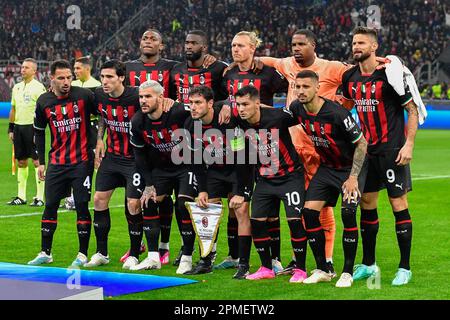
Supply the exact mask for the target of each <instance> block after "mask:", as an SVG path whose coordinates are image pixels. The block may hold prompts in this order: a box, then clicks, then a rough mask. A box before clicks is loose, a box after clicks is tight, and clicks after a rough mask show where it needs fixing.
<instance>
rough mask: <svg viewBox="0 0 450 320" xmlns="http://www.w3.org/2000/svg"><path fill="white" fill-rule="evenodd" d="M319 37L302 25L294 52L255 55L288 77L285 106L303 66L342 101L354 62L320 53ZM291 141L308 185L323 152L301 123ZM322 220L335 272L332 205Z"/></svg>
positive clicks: (294, 37)
mask: <svg viewBox="0 0 450 320" xmlns="http://www.w3.org/2000/svg"><path fill="white" fill-rule="evenodd" d="M317 42H318V41H317V37H316V35H315V34H314V33H313V32H312V31H311V30H309V29H300V30H297V31H295V32H294V34H293V35H292V39H291V49H292V56H290V57H287V58H272V57H258V58H256V57H255V59H254V60H255V64H256V65H258V64H259V63H258V61H261V62H262V63H263V64H264V65H267V66H271V67H274V68H275V69H276V70H277V71H278V72H280V73H281V74H282V75H283V76H285V77H286V79H287V80H288V81H289V89H288V93H287V98H286V106H289V105H290V104H291V102H292V101H294V100H296V99H297V96H296V93H295V81H296V76H297V74H298V73H299V72H301V71H303V70H312V71H314V72H316V73H317V74H318V75H319V83H320V87H319V92H318V94H319V95H320V96H321V97H324V98H326V99H330V100H332V101H336V102H340V101H341V99H342V97H341V96H338V95H337V94H336V91H337V90H338V88H339V86H340V85H341V84H342V74H343V73H344V72H345V71H346V70H348V69H349V68H350V67H351V65H348V64H346V63H343V62H340V61H331V60H326V59H322V58H319V57H317V55H316V52H315V50H316V47H317ZM289 131H290V132H291V137H292V142H293V143H294V146H295V149H296V150H297V152H298V154H299V155H300V158H301V159H302V161H303V163H304V165H305V183H306V188H308V185H309V182H310V181H311V179H312V177H313V176H314V173H315V172H316V171H317V169H318V168H319V165H320V156H319V155H318V154H317V152H316V151H315V149H314V145H313V144H312V143H311V140H310V139H309V137H308V135H307V134H306V133H305V131H304V130H303V129H302V127H301V126H300V125H298V126H295V127H291V128H290V129H289ZM320 222H321V224H322V226H323V228H324V231H325V241H326V244H325V250H326V258H327V264H328V267H329V268H330V271H331V273H332V274H333V275H334V274H335V273H334V268H333V250H334V239H335V233H336V223H335V220H334V213H333V208H331V207H325V208H323V209H322V211H321V213H320ZM294 265H295V260H293V261H291V262H290V263H289V265H288V266H286V268H285V270H284V272H290V271H291V270H292V267H293V266H294Z"/></svg>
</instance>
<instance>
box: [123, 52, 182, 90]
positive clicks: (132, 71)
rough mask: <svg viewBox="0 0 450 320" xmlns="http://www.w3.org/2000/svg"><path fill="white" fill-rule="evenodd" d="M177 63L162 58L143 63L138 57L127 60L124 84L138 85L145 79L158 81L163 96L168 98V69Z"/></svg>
mask: <svg viewBox="0 0 450 320" xmlns="http://www.w3.org/2000/svg"><path fill="white" fill-rule="evenodd" d="M177 63H178V61H173V60H168V59H163V58H161V59H159V60H158V62H156V63H144V62H143V61H142V60H140V59H137V60H133V61H128V62H126V63H125V66H126V69H127V71H126V72H127V73H126V74H127V76H126V80H125V84H126V85H130V86H132V87H139V86H140V85H141V83H144V82H145V81H147V80H154V81H158V82H159V84H161V86H162V87H163V88H164V97H165V98H168V97H169V96H170V93H169V91H170V88H169V87H170V71H171V70H172V68H173V66H174V65H176V64H177Z"/></svg>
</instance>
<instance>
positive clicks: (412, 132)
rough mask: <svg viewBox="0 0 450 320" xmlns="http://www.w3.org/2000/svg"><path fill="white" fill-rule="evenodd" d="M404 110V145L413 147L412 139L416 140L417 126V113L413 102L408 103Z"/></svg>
mask: <svg viewBox="0 0 450 320" xmlns="http://www.w3.org/2000/svg"><path fill="white" fill-rule="evenodd" d="M405 109H406V112H408V120H407V124H406V130H407V135H406V143H408V144H411V145H414V139H415V138H416V133H417V127H418V125H419V113H418V111H417V106H416V105H415V103H414V102H413V101H411V102H409V103H408V104H407V105H406V106H405Z"/></svg>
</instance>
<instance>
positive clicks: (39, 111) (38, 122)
mask: <svg viewBox="0 0 450 320" xmlns="http://www.w3.org/2000/svg"><path fill="white" fill-rule="evenodd" d="M47 123H48V121H47V117H46V116H45V114H44V106H43V104H42V99H38V101H37V102H36V110H35V114H34V124H33V126H34V128H35V129H37V130H45V127H46V126H47Z"/></svg>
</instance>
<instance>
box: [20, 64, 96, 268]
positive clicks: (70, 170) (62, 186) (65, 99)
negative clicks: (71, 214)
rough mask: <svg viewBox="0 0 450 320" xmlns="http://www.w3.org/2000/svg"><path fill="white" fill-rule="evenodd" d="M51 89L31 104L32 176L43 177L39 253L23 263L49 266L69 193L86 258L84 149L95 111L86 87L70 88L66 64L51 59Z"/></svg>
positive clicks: (88, 168) (87, 171)
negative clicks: (33, 109) (35, 162)
mask: <svg viewBox="0 0 450 320" xmlns="http://www.w3.org/2000/svg"><path fill="white" fill-rule="evenodd" d="M50 79H51V80H52V91H51V92H47V93H44V94H42V95H41V96H40V97H39V99H38V100H37V102H36V114H35V118H34V128H35V132H34V141H35V143H36V150H37V154H38V159H39V168H38V174H39V178H40V179H41V180H44V179H45V199H46V201H45V209H44V213H43V215H42V220H41V243H42V245H41V252H40V253H39V254H38V255H37V257H36V258H35V259H33V260H31V261H30V262H28V264H31V265H39V264H44V263H51V262H53V257H52V254H51V250H52V243H53V235H54V233H55V230H56V226H57V222H58V220H57V214H58V207H59V203H60V201H61V199H63V198H64V197H65V196H66V195H67V194H68V193H69V192H70V188H72V189H73V195H74V199H75V204H76V211H77V231H78V240H79V251H78V255H77V258H76V259H75V261H74V264H77V259H78V257H79V256H80V255H83V256H84V257H86V256H87V254H88V247H89V239H90V235H91V215H90V212H89V207H88V202H89V200H90V197H91V183H92V171H93V168H92V164H93V161H92V157H93V152H92V150H91V149H90V148H89V130H90V115H91V114H93V113H95V98H94V94H93V93H92V91H90V90H89V89H84V88H78V87H72V86H71V82H72V70H71V66H70V64H69V62H68V61H66V60H57V61H55V62H53V63H52V64H51V66H50ZM47 125H48V126H49V127H50V134H51V149H50V152H49V154H48V158H49V159H48V160H49V165H48V167H47V171H46V169H45V146H46V143H45V128H46V126H47Z"/></svg>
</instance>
